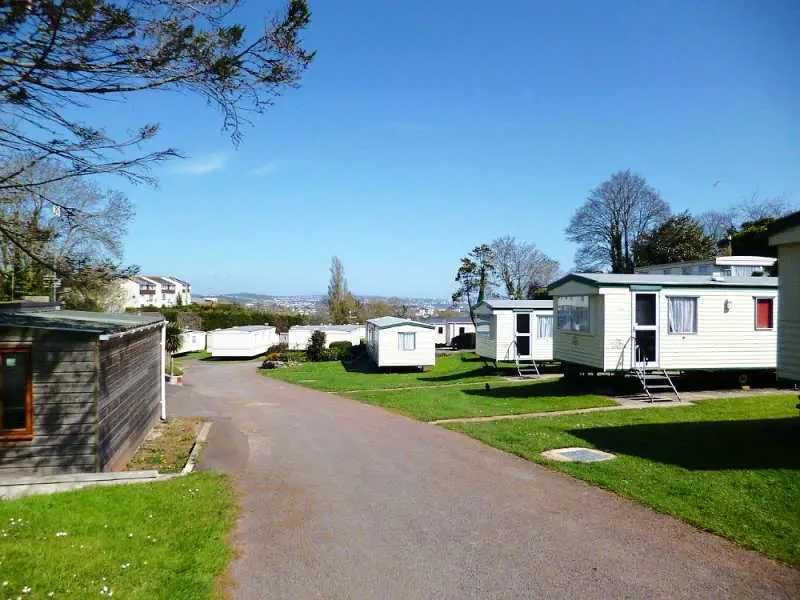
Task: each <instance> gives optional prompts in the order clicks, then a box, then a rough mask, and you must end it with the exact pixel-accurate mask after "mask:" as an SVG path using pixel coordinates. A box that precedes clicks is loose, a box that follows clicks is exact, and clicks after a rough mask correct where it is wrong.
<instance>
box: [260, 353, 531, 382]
mask: <svg viewBox="0 0 800 600" xmlns="http://www.w3.org/2000/svg"><path fill="white" fill-rule="evenodd" d="M261 373H262V374H263V375H264V376H265V377H271V378H273V379H279V380H281V381H286V382H288V383H297V384H299V385H303V386H306V387H310V388H314V389H318V390H326V391H330V392H345V391H352V390H373V389H384V388H402V387H417V386H434V385H448V384H458V383H478V382H487V381H488V382H492V381H503V377H502V376H505V375H516V371H515V370H514V368H513V367H511V366H507V367H503V368H502V370H501V372H500V373H499V374H498V373H497V372H496V371H495V369H494V368H493V367H492V368H489V369H485V368H484V362H483V360H481V359H479V358H478V357H477V356H476V355H475V354H472V353H469V352H462V353H457V354H449V355H445V356H439V357H437V359H436V366H435V367H432V368H430V369H428V370H425V371H418V370H412V371H404V372H386V371H384V372H380V371H378V369H377V367H375V365H374V363H372V362H371V361H370V360H369V359H368V358H367V357H363V358H362V359H360V360H358V361H355V362H354V363H352V364H347V365H346V364H344V363H342V362H339V361H331V362H318V363H301V364H299V365H298V366H296V367H287V368H283V369H271V370H262V371H261Z"/></svg>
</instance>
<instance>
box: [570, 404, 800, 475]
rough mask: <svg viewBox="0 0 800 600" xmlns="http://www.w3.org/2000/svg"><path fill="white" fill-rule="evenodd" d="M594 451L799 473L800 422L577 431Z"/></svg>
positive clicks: (706, 467) (691, 465) (705, 466)
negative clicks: (786, 470) (796, 471)
mask: <svg viewBox="0 0 800 600" xmlns="http://www.w3.org/2000/svg"><path fill="white" fill-rule="evenodd" d="M568 433H569V434H570V435H573V436H575V437H577V438H580V439H582V440H585V441H587V442H589V443H590V444H592V445H593V446H595V447H597V448H599V449H601V450H606V451H608V452H615V453H621V454H627V455H629V456H638V457H640V458H645V459H647V460H650V461H654V462H659V463H662V464H670V465H675V466H678V467H683V468H684V469H689V470H691V471H720V470H725V469H800V418H797V417H793V418H787V419H757V420H751V421H701V422H695V423H692V422H689V423H686V422H684V423H649V424H641V425H626V426H621V427H597V428H592V429H572V430H569V431H568Z"/></svg>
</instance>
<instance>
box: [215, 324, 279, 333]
mask: <svg viewBox="0 0 800 600" xmlns="http://www.w3.org/2000/svg"><path fill="white" fill-rule="evenodd" d="M230 329H238V330H239V331H264V330H266V329H275V327H274V326H272V325H267V324H266V323H264V324H263V325H236V326H235V327H231V328H230ZM223 331H224V330H223Z"/></svg>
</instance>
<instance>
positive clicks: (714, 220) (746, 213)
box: [697, 193, 794, 241]
mask: <svg viewBox="0 0 800 600" xmlns="http://www.w3.org/2000/svg"><path fill="white" fill-rule="evenodd" d="M792 210H794V206H793V205H792V203H791V202H789V200H788V198H787V197H786V195H784V194H781V195H778V196H775V197H772V198H762V197H761V196H760V195H759V194H757V193H752V194H750V195H749V196H748V197H746V198H745V199H744V200H742V201H741V202H740V203H738V204H734V205H732V206H730V207H728V208H726V209H723V210H708V211H706V212H704V213H701V214H700V216H699V217H698V218H697V220H698V221H699V222H700V224H701V225H702V226H703V231H704V233H705V234H706V235H707V236H709V237H710V238H712V239H714V240H715V241H720V240H723V239H725V237H726V236H727V235H728V234H729V233H731V232H733V231H735V230H736V229H737V228H739V227H741V225H742V223H746V222H748V221H761V220H762V219H767V218H773V219H777V218H779V217H782V216H784V215H786V214H789V213H790V212H792Z"/></svg>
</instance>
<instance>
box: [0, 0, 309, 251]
mask: <svg viewBox="0 0 800 600" xmlns="http://www.w3.org/2000/svg"><path fill="white" fill-rule="evenodd" d="M240 8H241V7H240V6H239V2H236V1H235V0H201V1H199V2H183V1H176V0H127V1H122V0H20V1H16V0H14V1H10V2H2V3H0V164H10V163H12V162H14V161H18V166H17V167H16V168H14V169H12V170H11V171H10V172H6V173H4V174H3V175H2V176H0V201H3V200H5V199H6V198H7V197H8V195H9V194H12V193H14V192H16V191H18V190H19V189H21V186H25V187H26V188H27V189H28V190H30V191H31V193H32V194H35V193H39V192H41V190H42V189H43V188H44V187H45V186H47V185H49V184H51V183H54V182H55V181H62V180H65V179H71V178H84V177H87V176H93V175H107V174H117V175H121V176H123V177H125V178H127V179H129V180H132V181H134V182H152V181H153V178H152V176H151V174H150V172H149V170H148V169H149V168H150V167H151V166H152V165H153V164H155V163H159V162H161V161H163V160H166V159H169V158H173V157H178V156H180V154H179V152H178V151H177V150H176V149H174V148H169V147H167V148H164V149H161V150H153V151H145V152H144V153H143V152H142V150H141V149H142V148H153V143H152V140H153V138H154V137H155V136H156V135H157V134H158V132H159V126H158V125H157V124H156V123H153V122H149V123H147V122H145V123H141V124H140V125H139V126H138V127H131V128H129V129H128V130H127V131H128V133H124V134H121V135H115V134H113V133H112V132H113V131H114V129H113V128H110V127H107V124H106V123H103V122H102V121H100V119H101V118H102V117H101V116H100V115H102V114H103V112H105V111H95V110H93V108H94V107H95V106H97V105H98V104H99V103H100V102H101V101H103V100H114V99H116V100H123V99H124V100H125V102H126V104H130V103H133V102H135V101H136V100H137V98H140V97H143V96H145V95H147V94H148V93H152V92H153V91H155V90H164V91H173V92H178V93H181V94H191V95H194V96H199V97H200V98H202V99H203V100H205V101H206V102H207V103H208V104H210V105H212V106H214V107H216V108H217V109H218V110H219V111H220V113H221V115H222V123H223V127H224V128H225V129H226V130H228V131H229V132H230V133H231V135H232V138H233V141H234V143H238V141H239V139H240V138H241V131H242V126H243V125H244V124H245V123H247V122H248V118H247V115H248V113H253V112H260V111H263V110H265V109H266V108H267V107H268V106H270V105H271V104H272V103H273V101H274V99H275V98H276V96H278V95H279V94H280V93H281V92H282V91H283V90H285V89H287V88H291V87H293V86H295V85H296V84H297V83H298V82H299V80H300V77H301V75H302V73H303V72H304V71H305V69H306V68H307V67H308V65H309V63H310V62H311V60H312V59H313V56H314V55H313V52H308V51H307V50H305V49H304V48H303V46H302V43H301V40H300V35H301V33H302V31H303V30H304V29H305V27H306V26H307V25H308V24H309V22H310V16H311V15H310V11H309V8H308V5H307V2H306V1H305V0H287V1H286V2H285V5H284V9H283V10H282V11H281V12H279V13H275V14H271V15H264V16H265V17H266V18H263V19H257V18H254V17H253V16H250V17H249V18H248V20H247V21H248V22H247V24H245V22H244V20H245V16H244V15H243V14H242V12H241V11H240V10H239V9H240ZM256 23H259V24H261V23H263V24H264V25H263V26H262V27H263V28H262V29H260V30H259V29H258V27H259V25H254V24H256ZM45 161H54V162H56V163H57V165H58V166H59V168H60V169H61V170H62V173H61V174H60V175H58V176H57V178H58V179H54V178H52V177H50V176H46V175H45V176H41V177H39V176H36V177H28V178H25V177H24V175H26V173H28V172H29V171H30V170H31V169H33V168H35V167H36V166H38V165H40V164H41V163H43V162H45ZM43 196H44V197H45V199H46V201H47V202H48V203H50V204H51V205H52V206H54V207H58V208H59V209H60V210H62V211H67V210H72V209H73V208H74V207H73V206H72V205H71V204H58V202H57V200H55V199H52V198H49V197H47V195H46V194H43ZM0 233H2V234H3V235H5V236H6V237H7V238H8V239H10V240H12V242H13V243H14V244H16V245H17V246H18V247H19V248H20V249H21V250H22V251H23V252H25V253H28V254H30V255H31V256H37V254H36V252H35V248H31V247H30V245H29V243H28V242H27V241H26V240H25V239H20V238H17V236H16V235H15V231H14V230H13V229H11V228H9V227H8V221H6V220H5V219H4V218H0Z"/></svg>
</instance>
